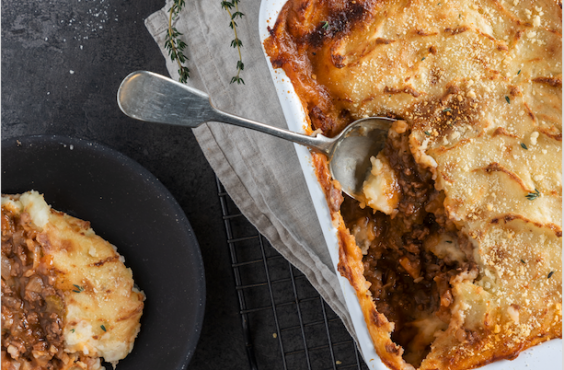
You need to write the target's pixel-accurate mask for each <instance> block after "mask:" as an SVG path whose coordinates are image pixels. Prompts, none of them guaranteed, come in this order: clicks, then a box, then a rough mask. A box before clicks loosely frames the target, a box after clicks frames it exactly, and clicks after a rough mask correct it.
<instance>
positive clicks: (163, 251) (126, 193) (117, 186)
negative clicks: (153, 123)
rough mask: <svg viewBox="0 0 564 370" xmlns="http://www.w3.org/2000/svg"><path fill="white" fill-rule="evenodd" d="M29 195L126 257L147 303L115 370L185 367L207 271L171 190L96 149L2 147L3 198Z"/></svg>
mask: <svg viewBox="0 0 564 370" xmlns="http://www.w3.org/2000/svg"><path fill="white" fill-rule="evenodd" d="M31 189H33V190H37V191H39V192H40V193H43V194H44V196H45V200H46V201H47V203H49V204H50V205H51V206H53V208H54V209H57V210H60V211H64V212H66V213H68V214H70V215H72V216H75V217H78V218H80V219H83V220H87V221H90V223H91V226H92V228H93V229H94V231H95V232H96V233H97V234H98V235H100V236H101V237H103V238H104V239H106V240H108V241H109V242H110V243H112V244H114V245H115V246H116V247H117V248H118V252H119V253H120V254H121V255H123V256H124V257H125V264H126V266H127V267H130V268H131V269H132V270H133V278H134V280H135V282H136V283H137V285H138V286H139V287H140V288H141V289H142V290H143V291H144V292H145V294H146V296H147V299H146V301H145V309H144V311H143V317H142V318H141V332H140V333H139V336H138V337H137V340H136V341H135V347H134V348H133V351H132V352H131V353H130V354H129V355H128V356H127V357H126V358H125V359H124V360H122V361H120V362H119V364H118V367H117V368H118V370H130V369H131V370H133V369H136V370H137V369H167V370H176V369H178V370H180V369H183V368H184V367H186V365H187V364H188V362H189V361H190V358H191V357H192V354H193V352H194V349H195V348H196V343H197V342H198V338H199V336H200V329H201V326H202V320H203V316H204V306H205V279H204V267H203V262H202V257H201V254H200V249H199V247H198V243H197V241H196V238H195V237H194V234H193V233H192V228H191V227H190V224H189V222H188V220H187V219H186V216H185V215H184V212H183V211H182V209H181V208H180V206H179V205H178V203H177V202H176V201H175V200H174V198H173V197H172V195H171V194H170V193H169V191H168V190H167V189H166V188H165V187H164V186H163V185H162V184H161V183H160V182H159V180H157V179H156V178H155V177H154V176H153V175H152V174H151V173H150V172H149V171H147V170H146V169H144V168H143V167H141V166H140V165H139V164H138V163H137V162H135V161H133V160H132V159H130V158H128V157H126V156H124V155H123V154H120V153H118V152H116V151H115V150H112V149H110V148H108V147H106V146H103V145H100V144H97V143H94V142H89V141H85V140H79V139H72V138H68V137H63V136H27V137H19V138H12V139H6V140H3V141H2V193H7V194H11V193H21V192H25V191H27V190H31ZM107 368H111V367H107Z"/></svg>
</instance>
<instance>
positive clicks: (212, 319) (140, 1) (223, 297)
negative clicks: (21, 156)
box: [1, 0, 248, 369]
mask: <svg viewBox="0 0 564 370" xmlns="http://www.w3.org/2000/svg"><path fill="white" fill-rule="evenodd" d="M163 5H164V1H163V0H158V1H149V0H124V1H117V0H73V1H68V0H67V1H57V0H46V1H44V0H41V1H39V0H35V1H29V0H28V1H14V0H3V1H2V15H1V17H2V139H7V138H10V137H14V136H20V135H30V134H58V135H68V136H73V137H77V138H82V139H88V140H93V141H96V142H100V143H103V144H106V145H108V146H110V147H111V148H114V149H116V150H118V151H120V152H122V153H124V154H125V155H127V156H129V157H130V158H133V159H134V160H136V161H137V162H139V163H140V164H141V165H142V166H144V167H145V168H147V169H148V170H149V171H150V172H152V173H153V174H154V175H155V176H156V177H157V178H158V179H159V180H160V181H161V182H162V183H163V184H164V185H165V186H166V187H167V188H168V189H169V190H170V192H171V193H172V195H173V196H174V197H175V198H176V200H177V201H178V202H179V204H180V206H181V207H182V209H183V210H184V212H185V213H186V216H187V217H188V219H189V220H190V223H191V224H192V227H193V229H194V233H195V234H196V237H197V238H198V240H199V243H200V247H201V251H202V255H203V259H204V265H205V268H206V285H207V297H206V299H207V302H206V311H205V318H204V325H203V329H202V333H201V337H200V342H199V344H198V347H197V349H196V352H195V354H194V357H193V358H192V361H191V363H190V365H189V366H188V368H189V369H218V368H229V369H243V368H248V361H247V357H246V354H245V348H244V341H243V335H242V330H241V321H240V316H239V314H238V303H237V297H236V294H235V289H234V282H233V275H232V274H233V273H232V270H231V265H230V260H229V254H228V249H227V244H226V237H225V228H224V224H223V221H222V218H221V215H222V214H221V209H220V203H219V198H218V195H217V189H216V182H215V177H214V174H213V171H212V169H211V168H210V166H209V164H208V163H207V161H206V159H205V158H204V156H203V154H202V152H201V150H200V148H199V146H198V144H197V142H196V140H195V138H194V136H193V134H192V132H191V131H190V130H188V129H185V128H180V127H172V126H161V125H155V124H148V123H143V122H139V121H134V120H132V119H130V118H128V117H126V116H125V115H124V114H123V113H122V112H121V111H120V110H119V108H118V106H117V103H116V93H117V89H118V86H119V84H120V82H121V81H122V79H123V78H124V77H125V76H126V75H127V74H129V73H130V72H132V71H135V70H140V69H144V70H150V71H154V72H157V73H161V74H167V72H166V69H165V63H164V59H163V57H162V55H161V53H160V52H159V49H158V47H157V45H156V44H155V42H154V41H153V39H152V38H151V36H150V35H149V32H148V31H147V30H146V28H145V26H144V23H143V21H144V19H145V18H146V17H148V16H149V15H150V14H151V13H153V12H155V11H156V10H158V9H160V8H161V7H162V6H163ZM118 369H119V367H118Z"/></svg>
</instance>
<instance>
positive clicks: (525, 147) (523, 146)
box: [521, 143, 529, 150]
mask: <svg viewBox="0 0 564 370" xmlns="http://www.w3.org/2000/svg"><path fill="white" fill-rule="evenodd" d="M521 148H523V149H525V150H529V148H527V146H526V145H525V143H521Z"/></svg>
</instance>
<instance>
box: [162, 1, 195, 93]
mask: <svg viewBox="0 0 564 370" xmlns="http://www.w3.org/2000/svg"><path fill="white" fill-rule="evenodd" d="M184 5H185V0H174V2H173V4H172V7H171V8H170V9H169V16H168V32H167V34H166V39H165V49H167V50H168V55H169V56H170V59H171V60H172V61H175V60H176V63H178V74H179V75H180V78H179V80H180V82H182V83H186V81H187V80H188V78H189V77H190V69H188V67H186V66H185V65H184V64H185V63H186V62H187V61H188V58H187V57H186V55H184V49H186V43H185V42H184V41H182V40H180V39H179V37H180V36H182V33H180V32H178V30H177V29H176V27H173V26H172V23H173V21H175V20H176V17H177V16H178V13H179V12H180V11H181V10H182V8H184Z"/></svg>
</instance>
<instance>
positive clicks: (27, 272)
mask: <svg viewBox="0 0 564 370" xmlns="http://www.w3.org/2000/svg"><path fill="white" fill-rule="evenodd" d="M36 237H37V232H36V231H35V230H34V229H33V227H32V226H31V219H30V217H29V215H28V214H27V213H24V214H22V216H21V217H19V218H18V217H14V215H13V214H12V213H11V212H9V211H7V210H5V209H4V208H3V209H2V367H3V368H4V367H5V368H6V369H12V368H14V369H19V368H20V367H21V368H25V369H40V368H41V369H57V368H60V367H61V365H62V363H63V361H64V362H66V361H68V355H67V354H66V353H64V352H63V345H64V340H63V333H62V326H63V322H62V319H61V317H63V310H64V306H63V295H62V293H61V291H59V290H57V289H55V288H54V287H53V284H54V282H55V276H54V272H53V271H52V270H50V269H49V268H48V266H47V265H46V263H45V261H43V259H42V252H41V247H40V246H39V244H38V243H37V241H36ZM22 365H23V366H22Z"/></svg>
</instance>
